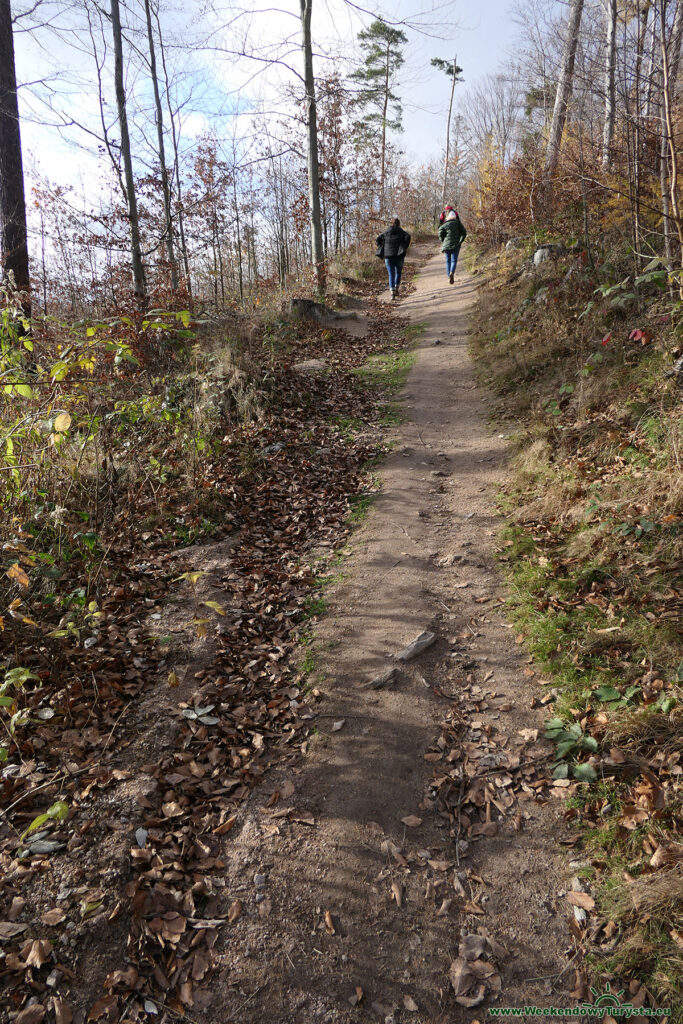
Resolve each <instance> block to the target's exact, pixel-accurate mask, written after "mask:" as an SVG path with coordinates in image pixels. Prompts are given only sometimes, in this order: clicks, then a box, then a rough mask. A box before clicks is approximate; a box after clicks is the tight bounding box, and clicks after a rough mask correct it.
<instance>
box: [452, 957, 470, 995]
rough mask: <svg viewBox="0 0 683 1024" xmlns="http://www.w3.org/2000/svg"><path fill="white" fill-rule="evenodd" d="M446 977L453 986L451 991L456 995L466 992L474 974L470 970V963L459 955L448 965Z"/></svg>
mask: <svg viewBox="0 0 683 1024" xmlns="http://www.w3.org/2000/svg"><path fill="white" fill-rule="evenodd" d="M448 977H449V978H450V980H451V985H452V986H453V991H454V992H455V994H456V996H459V995H462V993H463V992H467V990H468V989H469V988H470V987H471V986H472V984H473V982H474V974H473V973H472V971H471V970H470V965H469V964H468V963H467V960H464V959H463V958H462V957H460V956H459V957H458V959H457V960H454V961H453V963H452V964H451V966H450V967H449V969H448Z"/></svg>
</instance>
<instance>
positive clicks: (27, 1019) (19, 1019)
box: [14, 1003, 46, 1024]
mask: <svg viewBox="0 0 683 1024" xmlns="http://www.w3.org/2000/svg"><path fill="white" fill-rule="evenodd" d="M45 1012H46V1011H45V1007H44V1006H43V1004H42V1003H34V1004H33V1006H27V1007H25V1009H23V1010H20V1011H19V1013H18V1014H17V1015H16V1017H15V1018H14V1024H40V1022H41V1021H42V1020H44V1019H45Z"/></svg>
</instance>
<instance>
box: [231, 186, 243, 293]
mask: <svg viewBox="0 0 683 1024" xmlns="http://www.w3.org/2000/svg"><path fill="white" fill-rule="evenodd" d="M232 198H233V201H234V203H235V222H236V226H237V281H238V284H239V289H240V303H242V304H243V303H244V280H243V278H242V230H241V225H240V208H239V204H238V202H237V175H236V174H235V173H234V171H233V176H232Z"/></svg>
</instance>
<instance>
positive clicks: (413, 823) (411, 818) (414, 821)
mask: <svg viewBox="0 0 683 1024" xmlns="http://www.w3.org/2000/svg"><path fill="white" fill-rule="evenodd" d="M401 821H402V822H403V824H404V825H407V827H408V828H417V826H418V825H421V824H422V818H417V817H416V816H415V815H414V814H409V815H408V817H407V818H401Z"/></svg>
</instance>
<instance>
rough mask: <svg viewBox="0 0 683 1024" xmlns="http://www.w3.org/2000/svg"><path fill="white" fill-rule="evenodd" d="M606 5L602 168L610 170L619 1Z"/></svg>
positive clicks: (608, 1)
mask: <svg viewBox="0 0 683 1024" xmlns="http://www.w3.org/2000/svg"><path fill="white" fill-rule="evenodd" d="M605 3H606V4H607V6H606V8H605V19H606V45H605V122H604V126H603V132H602V166H603V168H604V169H605V170H610V169H611V167H612V144H613V142H614V122H615V118H616V110H617V88H616V85H617V83H616V64H617V0H605Z"/></svg>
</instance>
